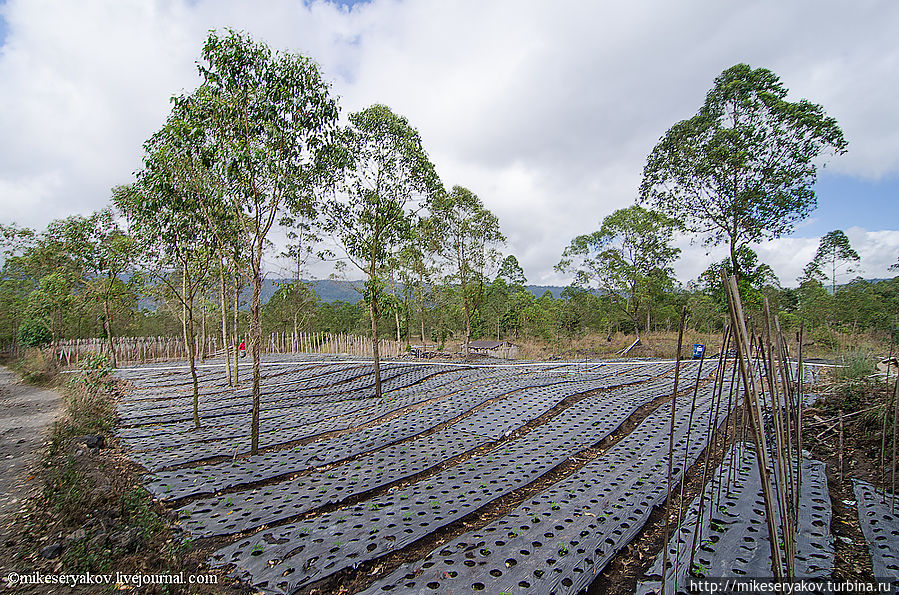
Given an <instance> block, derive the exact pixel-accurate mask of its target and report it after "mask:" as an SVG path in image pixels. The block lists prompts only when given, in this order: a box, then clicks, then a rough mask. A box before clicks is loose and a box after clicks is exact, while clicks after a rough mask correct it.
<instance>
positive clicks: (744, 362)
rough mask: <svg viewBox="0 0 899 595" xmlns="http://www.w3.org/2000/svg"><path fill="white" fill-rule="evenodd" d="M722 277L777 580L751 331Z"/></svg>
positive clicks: (731, 283)
mask: <svg viewBox="0 0 899 595" xmlns="http://www.w3.org/2000/svg"><path fill="white" fill-rule="evenodd" d="M721 276H722V278H723V280H724V282H725V285H726V287H727V288H728V292H727V293H728V298H729V299H728V307H729V309H730V313H731V320H732V322H733V325H734V329H735V331H734V333H735V337H736V338H737V346H738V352H737V357H738V359H739V360H740V367H741V368H742V372H743V383H744V385H745V386H744V389H745V392H746V399H745V401H744V402H748V407H747V408H748V409H749V412H750V416H749V417H750V422H751V424H752V429H753V434H754V435H755V450H756V459H757V463H758V468H759V477H760V479H761V483H762V496H763V498H764V501H765V513H766V514H765V520H766V521H767V524H768V537H769V540H770V543H771V559H772V574H773V575H774V578H775V580H782V579H783V560H782V558H781V552H780V546H779V544H778V541H777V525H776V521H775V508H776V503H775V499H774V494H772V493H771V482H770V479H769V476H768V444H767V440H766V439H765V434H764V430H763V426H762V424H763V421H762V420H763V419H764V418H763V416H762V409H761V404H760V402H759V397H758V393H757V392H756V384H755V380H754V378H753V376H752V374H751V372H750V369H749V361H750V360H749V358H750V357H751V356H750V351H749V348H750V347H749V340H748V336H749V332H748V331H747V329H746V319H745V317H744V315H743V303H742V300H741V299H740V291H739V288H738V287H737V279H736V277H734V276H731V277H730V278H729V279H728V278H727V276H726V275H725V274H724V273H723V272H722V275H721Z"/></svg>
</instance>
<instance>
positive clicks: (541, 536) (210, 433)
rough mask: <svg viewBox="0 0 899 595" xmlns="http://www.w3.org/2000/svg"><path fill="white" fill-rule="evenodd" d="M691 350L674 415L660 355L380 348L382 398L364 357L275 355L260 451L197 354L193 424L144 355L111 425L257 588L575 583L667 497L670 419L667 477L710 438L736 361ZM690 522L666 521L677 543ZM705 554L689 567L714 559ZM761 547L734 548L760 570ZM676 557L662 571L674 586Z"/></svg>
mask: <svg viewBox="0 0 899 595" xmlns="http://www.w3.org/2000/svg"><path fill="white" fill-rule="evenodd" d="M700 366H701V364H700V363H699V362H692V361H690V362H682V363H681V369H680V371H679V378H680V381H679V385H678V392H679V393H680V395H681V396H679V397H678V398H679V405H678V407H677V408H676V410H675V415H674V417H673V418H672V416H671V409H670V405H669V403H670V396H671V395H672V393H673V391H674V388H675V386H674V384H675V382H674V364H673V363H671V362H607V363H602V364H600V363H595V364H586V365H585V364H584V363H581V364H580V365H578V366H572V365H564V364H542V365H525V366H481V367H479V366H473V365H472V366H465V365H451V364H439V363H438V364H417V363H408V364H407V363H390V364H386V365H385V366H384V368H383V370H382V378H383V379H384V393H383V397H382V398H380V399H376V398H375V397H374V387H373V376H372V370H371V366H370V365H367V364H365V363H358V362H351V361H346V360H340V359H323V358H319V359H308V360H296V359H292V360H288V359H281V360H279V359H274V358H273V359H269V360H266V362H265V365H264V366H263V380H262V415H261V420H262V421H261V430H260V445H261V452H260V453H259V454H257V455H255V456H250V455H249V454H248V450H249V448H248V447H249V429H248V428H249V418H250V412H249V409H250V405H249V403H250V398H249V389H248V388H247V387H241V388H238V389H233V388H229V387H227V386H226V383H225V382H224V380H223V378H222V376H223V374H222V371H221V368H220V367H216V366H214V365H213V366H210V367H208V368H202V369H201V379H200V380H201V386H202V387H203V388H202V394H201V396H200V417H201V419H202V422H203V427H202V429H200V430H194V429H193V428H192V422H191V413H190V412H191V403H192V398H191V393H190V386H191V385H190V377H189V375H188V374H187V371H186V370H185V369H183V368H182V367H181V366H145V367H140V368H133V369H129V370H124V371H120V372H119V376H120V377H121V378H123V379H125V380H127V381H129V382H130V385H131V389H130V390H129V391H128V394H127V395H126V396H125V397H124V398H123V399H122V400H121V402H120V404H119V415H120V426H119V429H118V434H119V437H120V438H121V440H122V442H123V444H124V445H125V447H126V449H127V453H128V455H129V456H130V457H132V458H133V459H134V460H135V461H136V462H138V463H140V464H141V465H143V466H144V467H145V468H146V469H147V471H148V473H147V475H146V476H145V478H144V479H145V482H146V486H147V488H148V489H149V490H150V491H151V492H152V493H153V494H154V495H155V496H156V497H158V498H160V499H162V500H164V501H167V502H168V503H169V504H170V505H171V506H173V507H174V508H176V509H177V511H178V518H179V521H178V527H179V528H180V531H181V532H182V536H183V537H190V538H192V539H200V540H212V541H208V542H207V543H215V544H216V549H215V551H213V553H212V555H211V558H210V562H211V563H212V564H213V565H216V566H224V567H226V568H227V569H228V570H229V571H230V572H232V573H233V574H234V575H235V576H238V577H240V578H242V579H243V580H245V581H246V582H247V583H249V584H252V585H253V586H255V587H256V588H259V589H262V590H264V591H267V592H274V593H294V592H298V591H301V592H305V591H308V590H309V589H310V588H316V587H317V588H320V589H324V588H327V587H323V585H324V586H333V585H334V584H341V585H342V584H344V582H343V581H344V580H346V581H347V583H348V584H349V589H350V592H365V593H370V594H374V593H385V592H403V593H406V592H421V593H463V592H470V591H474V592H478V591H484V592H487V593H539V594H550V593H577V592H582V591H583V590H584V589H586V588H588V587H589V586H590V585H591V583H592V582H593V580H594V578H595V576H596V575H597V574H598V573H599V572H600V571H601V570H602V569H603V568H605V567H606V566H607V565H608V563H609V561H610V560H611V559H612V558H613V557H614V556H616V554H618V553H619V552H621V551H622V549H624V548H625V547H626V546H628V544H629V543H631V542H632V540H633V539H634V538H635V536H637V535H638V534H639V533H640V531H641V530H642V529H643V527H644V526H645V525H646V523H647V521H648V520H649V518H650V515H651V513H652V512H653V510H654V509H656V508H657V507H659V506H660V505H661V504H662V503H663V502H664V501H665V499H666V497H667V490H668V485H669V480H668V467H669V465H668V452H669V435H671V432H670V429H671V427H672V424H673V428H674V433H673V442H674V450H673V452H675V453H676V456H675V457H674V460H673V461H672V464H671V473H672V477H671V483H672V485H677V484H678V483H679V482H680V480H681V479H682V478H683V476H684V474H685V472H686V470H687V469H689V468H690V467H692V466H693V465H694V463H696V462H697V460H698V459H699V457H700V455H701V454H702V452H703V451H704V449H705V447H706V440H707V436H708V434H707V432H706V431H705V428H714V427H716V426H718V425H719V424H720V422H721V421H723V420H724V419H725V418H727V416H728V414H729V412H730V410H731V409H732V408H733V407H735V406H736V404H737V403H738V401H739V399H738V398H737V395H736V392H735V391H732V390H731V387H730V381H731V379H732V378H733V376H732V375H731V374H730V373H725V374H721V375H720V379H721V384H718V387H719V388H718V390H717V392H716V388H715V386H716V383H714V382H713V381H712V380H713V377H714V368H715V366H714V365H709V364H708V363H706V365H705V369H702V368H700ZM716 395H717V397H716ZM722 395H723V397H722ZM734 452H739V456H738V455H736V454H733V453H732V454H731V455H729V458H727V459H726V460H725V462H724V464H723V465H722V467H721V470H719V476H720V475H721V474H722V473H724V474H727V476H728V477H730V476H731V475H733V476H734V477H737V478H743V481H742V483H739V482H738V485H741V486H743V487H742V488H741V489H742V491H740V490H737V492H735V493H734V494H732V495H729V496H728V498H730V500H727V501H726V502H727V504H729V505H730V506H731V507H732V508H739V507H745V508H746V509H747V511H749V513H750V514H749V516H746V515H739V516H740V522H744V523H746V522H749V523H751V519H749V517H751V516H752V514H757V512H758V511H757V506H755V504H756V500H757V491H758V489H759V488H758V486H757V485H756V484H753V483H752V480H751V478H749V475H751V473H749V470H750V469H751V467H752V459H751V454H746V453H747V452H749V451H748V450H747V449H745V448H742V447H741V448H740V449H739V450H738V451H734ZM808 465H809V466H810V467H809V470H808V476H809V477H811V478H816V479H814V480H810V481H809V482H808V489H809V490H811V491H810V492H809V495H808V499H809V500H808V503H807V504H808V506H807V511H808V513H809V516H808V517H807V519H806V521H804V522H807V523H810V525H809V526H810V527H811V526H813V527H814V528H815V530H816V531H818V533H820V535H821V538H820V539H818V540H817V541H815V542H814V543H813V544H812V545H811V546H809V547H811V548H812V549H810V550H809V551H808V552H807V553H808V556H809V557H808V560H809V562H808V568H809V569H810V570H814V571H815V572H826V570H827V569H828V568H830V567H832V553H831V559H830V562H828V559H827V558H826V555H827V554H826V550H827V543H826V541H827V539H826V536H828V535H829V531H828V530H827V528H826V527H825V528H823V529H822V528H821V527H822V525H827V524H829V522H830V520H829V513H828V512H827V511H826V510H819V508H820V501H821V499H822V498H823V496H822V495H821V494H822V493H823V494H826V480H824V479H823V472H820V470H819V469H818V468H817V467H816V466H815V464H814V463H811V462H809V463H808ZM737 471H739V473H738V472H737ZM747 474H749V475H747ZM744 476H745V477H744ZM714 481H715V480H714V478H713V480H712V482H711V483H710V484H709V487H708V488H707V489H710V490H714V489H715V486H714ZM822 482H824V484H823V485H822ZM719 483H720V482H719ZM822 490H823V491H822ZM719 492H720V488H719ZM729 494H730V492H729ZM725 508H726V507H725ZM690 510H692V509H690ZM804 510H805V509H804ZM689 514H690V513H689V511H688V512H687V516H686V517H685V518H686V519H689V518H690V517H689ZM803 518H805V517H803ZM747 519H749V520H747ZM734 522H736V521H734ZM685 527H686V525H685ZM685 531H686V529H685ZM737 533H738V531H734V532H733V533H731V536H735V535H737ZM816 535H817V533H816ZM691 537H692V535H688V534H687V533H683V534H681V533H676V534H675V537H674V539H673V540H672V542H671V544H670V546H669V547H670V548H671V552H672V555H673V556H675V557H679V556H680V555H681V554H678V548H679V547H682V546H683V542H684V540H687V539H689V538H691ZM701 537H702V539H708V535H703V536H701ZM763 537H764V536H755V537H754V539H755V540H758V541H762V540H763V539H761V538H763ZM678 540H680V541H678ZM716 541H717V540H716ZM740 545H743V544H742V543H740V544H735V545H733V546H730V545H728V542H727V541H726V540H725V541H722V542H721V546H720V549H721V551H722V552H725V553H726V552H727V551H729V550H727V548H737V547H738V546H740ZM821 551H824V554H821ZM831 551H832V550H831ZM803 552H804V553H805V550H803ZM707 554H708V552H706V553H704V554H703V556H704V557H703V558H702V559H701V563H702V564H707V565H713V564H715V563H717V562H715V560H714V559H713V558H715V556H714V555H711V554H709V555H707ZM722 555H724V554H722ZM821 556H824V557H823V558H822V557H821ZM725 557H726V556H725ZM743 558H745V556H744V557H743ZM743 558H741V559H743ZM760 560H761V559H755V558H753V559H752V560H751V561H750V562H751V564H750V562H746V563H747V564H750V567H751V568H752V569H753V570H757V568H756V567H757V566H759V564H763V562H764V561H763V560H761V561H760ZM379 562H383V565H381V564H380V563H379ZM364 563H369V564H375V563H378V564H377V565H376V566H373V567H374V568H375V569H376V570H375V571H374V572H372V573H370V576H366V577H365V579H364V580H360V579H359V578H358V576H355V575H353V574H352V571H353V569H354V568H357V567H358V566H359V565H360V564H364ZM722 564H723V563H722ZM657 566H658V563H657ZM682 570H683V568H681V572H680V574H678V573H677V571H676V570H674V569H672V570H671V571H669V580H671V581H674V582H678V587H680V586H681V583H680V582H679V581H682V579H683V572H682ZM657 571H658V573H661V570H660V567H659V568H658V569H657ZM651 586H652V585H651V583H647V585H645V586H644V590H646V592H649V590H650V589H651Z"/></svg>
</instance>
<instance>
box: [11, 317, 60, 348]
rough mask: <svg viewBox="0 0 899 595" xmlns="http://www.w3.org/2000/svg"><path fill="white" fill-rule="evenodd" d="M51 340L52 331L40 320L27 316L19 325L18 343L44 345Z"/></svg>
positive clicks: (34, 345)
mask: <svg viewBox="0 0 899 595" xmlns="http://www.w3.org/2000/svg"><path fill="white" fill-rule="evenodd" d="M52 340H53V333H51V332H50V329H49V328H47V325H46V324H44V323H43V322H41V321H40V320H37V319H35V318H29V319H27V320H25V321H24V322H23V323H22V324H20V325H19V343H20V344H22V345H24V346H25V347H46V346H47V345H49V344H50V341H52Z"/></svg>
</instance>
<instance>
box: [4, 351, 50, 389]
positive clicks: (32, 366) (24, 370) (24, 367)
mask: <svg viewBox="0 0 899 595" xmlns="http://www.w3.org/2000/svg"><path fill="white" fill-rule="evenodd" d="M56 364H57V362H56V358H55V357H54V355H53V354H52V353H49V352H47V351H42V350H40V349H38V348H36V347H32V348H30V349H27V350H26V351H25V354H24V355H22V356H21V357H19V359H18V360H17V361H16V362H15V363H14V364H13V368H14V369H15V370H16V371H17V372H18V373H19V375H20V376H22V379H23V380H24V381H25V382H32V383H35V384H45V383H50V382H51V381H52V380H53V379H54V378H55V377H56V374H57V373H58V372H59V369H58V367H57V365H56Z"/></svg>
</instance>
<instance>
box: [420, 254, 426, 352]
mask: <svg viewBox="0 0 899 595" xmlns="http://www.w3.org/2000/svg"><path fill="white" fill-rule="evenodd" d="M418 315H419V316H420V317H421V345H422V347H424V345H425V282H424V275H423V274H422V272H421V270H419V271H418Z"/></svg>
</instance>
